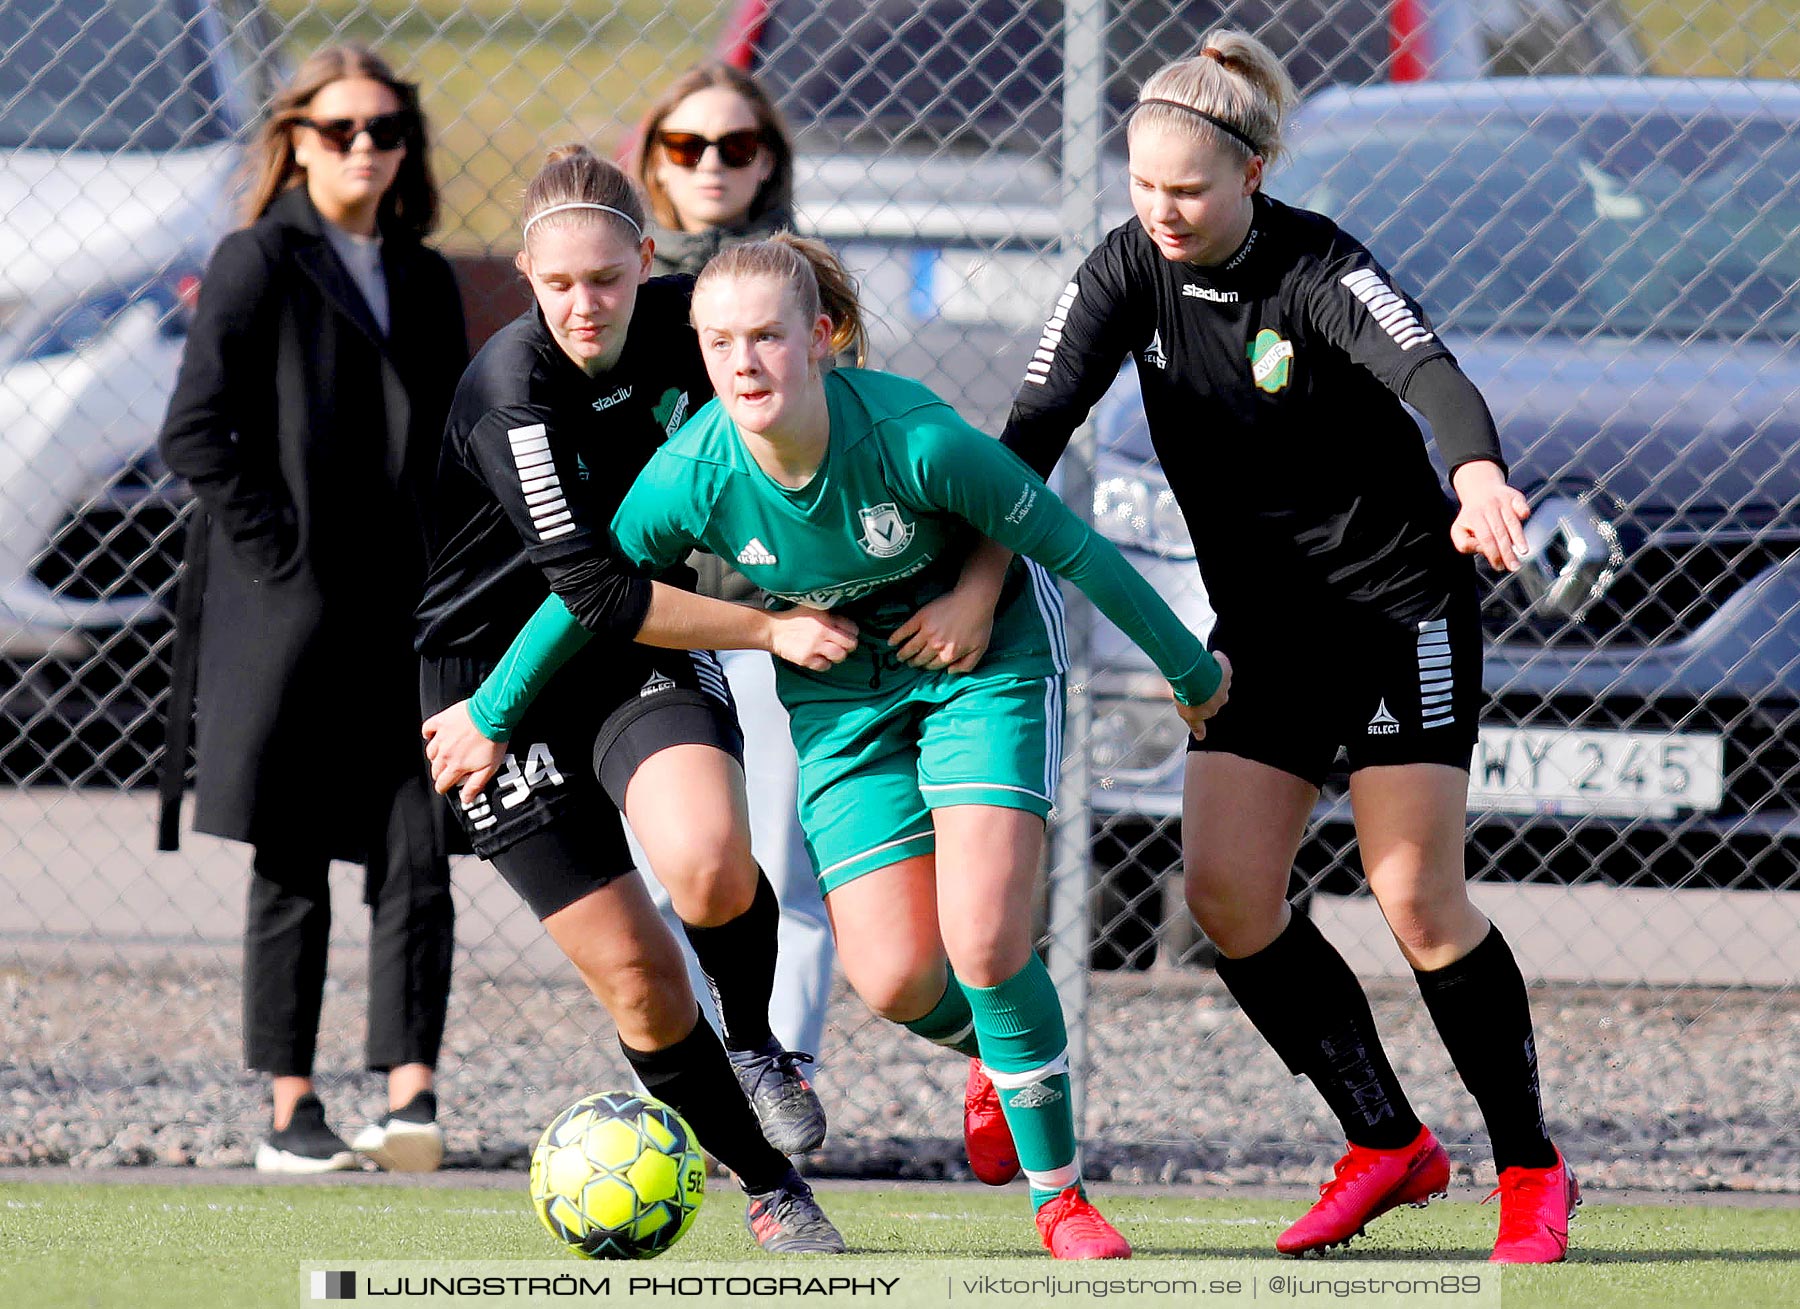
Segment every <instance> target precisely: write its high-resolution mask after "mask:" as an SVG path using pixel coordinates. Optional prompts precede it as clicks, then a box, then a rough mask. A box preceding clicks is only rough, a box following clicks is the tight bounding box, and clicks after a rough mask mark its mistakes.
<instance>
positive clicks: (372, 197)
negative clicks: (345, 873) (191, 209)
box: [160, 47, 468, 1172]
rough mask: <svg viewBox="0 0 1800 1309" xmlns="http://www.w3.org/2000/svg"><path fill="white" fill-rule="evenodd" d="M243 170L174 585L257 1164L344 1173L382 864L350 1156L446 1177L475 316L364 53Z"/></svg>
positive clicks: (303, 89) (426, 189)
mask: <svg viewBox="0 0 1800 1309" xmlns="http://www.w3.org/2000/svg"><path fill="white" fill-rule="evenodd" d="M251 162H252V168H253V169H254V170H255V176H254V178H253V182H252V188H251V194H250V197H249V203H248V206H247V210H248V216H249V218H250V224H249V226H247V227H245V228H244V229H242V230H240V231H237V232H234V233H232V234H231V235H229V236H227V237H226V238H225V239H224V241H222V242H221V243H220V245H219V248H218V250H217V252H216V253H215V255H214V256H213V261H212V265H211V267H210V268H209V269H208V270H207V274H206V277H205V279H204V282H203V283H202V289H201V292H200V299H199V305H198V309H197V312H196V315H195V320H194V324H193V328H192V332H191V334H190V336H189V339H188V345H187V351H186V354H185V356H184V358H183V360H182V366H181V373H180V378H179V380H178V382H177V385H176V389H175V395H174V398H173V400H172V401H171V402H170V406H169V413H168V418H167V420H166V421H165V423H164V426H163V431H162V435H161V439H160V445H161V449H162V453H163V457H164V459H165V460H166V461H167V462H168V465H169V467H170V468H171V469H172V470H174V472H175V473H177V474H178V475H180V476H182V477H185V478H187V479H188V481H189V482H190V483H191V484H192V486H193V489H194V494H195V496H196V498H197V499H198V500H199V509H200V512H201V514H202V522H201V523H200V525H198V526H197V527H196V530H197V531H200V532H204V533H205V537H204V543H203V546H199V547H198V548H192V549H190V551H189V558H190V562H191V564H192V565H193V567H192V568H191V569H190V573H189V576H188V577H187V578H186V579H185V581H184V586H186V587H190V588H191V587H196V586H197V587H201V588H203V590H202V594H203V602H202V606H201V617H200V622H199V625H198V626H199V630H198V634H197V639H198V659H199V669H198V695H197V699H198V739H197V743H196V758H197V764H198V781H197V786H196V805H195V819H194V826H195V828H196V830H198V831H201V832H207V833H210V834H212V835H215V836H222V837H227V838H229V839H232V840H237V841H245V842H248V843H249V844H250V845H252V846H253V847H254V850H255V854H254V857H253V859H252V863H251V880H250V895H249V911H248V925H247V931H246V936H245V957H244V1026H245V1056H246V1060H247V1062H248V1064H249V1066H250V1067H251V1068H253V1069H256V1070H258V1071H261V1072H266V1073H269V1074H270V1075H271V1076H272V1077H273V1079H274V1087H273V1091H274V1131H273V1134H272V1135H271V1136H270V1138H269V1139H268V1141H266V1142H265V1143H264V1144H263V1145H262V1147H261V1149H260V1150H259V1151H258V1153H257V1167H258V1168H260V1169H264V1170H268V1171H280V1172H317V1171H325V1170H329V1169H335V1168H349V1167H354V1166H355V1165H356V1157H355V1154H353V1153H352V1151H351V1149H350V1147H348V1146H346V1145H345V1143H344V1142H343V1141H342V1140H341V1139H340V1138H338V1137H337V1136H336V1135H335V1134H334V1133H333V1132H332V1131H331V1130H330V1128H329V1127H328V1126H327V1125H326V1122H325V1116H324V1110H323V1107H322V1106H321V1105H320V1104H319V1101H318V1098H317V1096H315V1095H314V1094H313V1087H312V1064H313V1052H314V1046H315V1043H316V1039H317V1033H318V1022H319V1007H320V999H321V995H322V992H323V987H324V979H325V959H326V944H327V939H328V936H329V931H330V916H331V911H330V893H329V888H328V884H327V879H326V870H327V865H328V864H329V862H330V861H331V860H333V859H341V860H349V861H352V862H357V863H362V864H364V865H365V866H366V868H367V876H366V879H365V883H364V893H363V899H364V901H365V902H366V903H367V904H368V905H369V906H370V908H371V911H372V913H373V924H372V928H371V941H370V970H369V971H370V981H369V1031H368V1047H367V1050H368V1064H369V1067H370V1068H371V1069H375V1070H385V1071H386V1072H387V1073H388V1097H389V1104H390V1110H391V1111H390V1113H389V1115H388V1116H387V1117H386V1118H385V1119H383V1120H382V1121H381V1122H379V1123H376V1124H374V1125H372V1126H371V1127H370V1128H368V1129H367V1130H366V1131H364V1132H363V1133H362V1134H361V1135H359V1136H358V1137H357V1138H356V1143H355V1145H356V1149H357V1150H359V1151H362V1152H364V1153H366V1154H368V1155H369V1156H370V1157H371V1158H374V1159H375V1160H376V1161H377V1162H378V1163H381V1164H382V1165H383V1166H384V1167H391V1168H402V1169H421V1168H423V1169H429V1168H435V1167H436V1166H437V1164H438V1162H439V1161H440V1159H441V1156H442V1152H443V1145H442V1141H443V1138H442V1135H441V1133H440V1132H439V1130H438V1128H437V1125H436V1102H435V1098H434V1095H433V1092H432V1090H431V1087H432V1070H433V1067H434V1066H435V1064H436V1061H437V1056H438V1046H439V1042H440V1040H441V1037H442V1034H443V1026H444V1010H445V1003H446V998H447V995H448V992H449V982H450V956H451V946H452V913H451V903H450V892H449V868H448V863H447V860H446V857H445V852H444V837H443V829H442V820H441V817H440V815H439V812H438V808H437V806H436V804H435V797H434V796H433V794H432V791H431V787H430V783H429V781H428V780H427V776H426V773H425V767H424V755H423V752H422V750H421V747H420V741H419V733H418V703H419V700H418V662H417V659H416V657H415V656H414V655H413V652H412V613H413V608H414V606H415V605H416V603H417V602H418V598H419V594H420V591H421V588H422V585H423V578H424V568H425V537H424V526H423V524H424V518H423V509H422V503H423V499H424V496H425V494H426V493H427V488H428V487H429V486H430V480H431V478H432V476H433V473H434V469H435V465H436V458H437V448H438V444H439V441H440V439H441V435H442V432H443V427H444V418H445V414H446V412H447V410H448V407H449V403H450V397H451V393H452V391H453V389H454V387H455V385H456V379H457V377H458V376H459V375H460V374H461V372H462V369H463V367H464V366H465V365H466V363H467V362H468V343H467V339H466V336H465V333H464V327H463V315H462V306H461V300H460V298H459V296H458V293H457V288H456V283H455V279H454V277H453V276H452V274H451V271H450V267H449V265H448V264H447V263H446V262H445V260H444V259H443V258H442V257H441V256H440V255H438V254H437V253H435V252H434V251H431V250H428V249H426V248H425V247H424V246H423V245H422V244H421V243H420V241H421V238H422V237H423V236H424V234H425V233H426V232H428V231H429V230H430V229H431V227H432V226H433V224H434V222H435V218H436V211H437V195H436V190H435V187H434V185H433V183H432V179H431V175H430V172H429V169H428V165H427V160H426V139H425V130H424V124H423V121H422V119H421V117H420V114H419V108H418V97H417V92H416V89H415V88H414V87H413V86H411V85H410V84H408V83H405V82H402V81H400V80H399V79H397V78H396V77H395V76H394V74H393V72H392V71H391V70H390V69H389V68H388V66H387V65H386V63H384V62H383V61H382V60H381V59H380V58H378V57H377V56H375V55H373V54H371V53H370V52H368V51H366V50H361V49H357V48H354V47H331V48H327V49H325V50H322V51H320V52H319V53H318V54H316V55H314V56H313V57H312V58H311V59H309V60H307V61H306V62H305V63H304V64H303V65H302V66H301V67H300V69H299V71H298V72H297V74H296V75H295V79H294V82H293V84H292V85H291V86H290V88H289V89H288V90H287V91H285V92H284V93H283V94H282V95H280V96H278V97H277V98H276V100H275V102H274V105H273V107H272V111H271V114H270V117H269V121H268V122H267V124H266V125H265V126H264V128H263V131H262V133H261V136H260V138H259V143H258V148H257V150H256V151H255V154H254V156H253V159H252V161H251ZM194 639H195V633H193V632H192V631H188V632H185V633H184V635H183V638H182V643H185V642H191V641H193V640H194ZM178 644H180V643H178ZM191 654H192V649H191V647H190V648H189V649H187V650H180V649H178V652H177V666H178V667H179V666H180V661H181V659H182V657H183V656H184V655H187V656H190V657H191ZM352 670H354V674H353V675H352ZM175 712H176V713H178V714H179V713H185V706H179V705H178V706H177V707H176V709H175ZM323 723H338V724H346V725H353V730H355V731H356V733H357V736H358V743H357V747H356V749H355V751H354V753H353V756H352V758H353V760H354V762H353V763H352V765H351V766H350V767H349V768H348V769H346V770H344V771H343V772H341V773H340V774H339V775H338V777H337V778H336V779H335V781H334V783H333V784H332V785H331V786H329V787H328V788H327V789H324V790H321V789H320V788H319V787H318V786H316V785H315V784H312V783H311V782H310V781H309V778H310V777H312V776H316V773H315V771H314V770H315V768H316V761H315V760H314V759H313V758H311V757H310V756H311V752H310V750H308V749H307V747H306V745H305V742H306V741H307V740H308V739H309V737H310V736H311V735H312V734H313V733H315V732H316V731H317V730H318V727H319V725H320V724H323ZM167 830H168V829H165V832H167Z"/></svg>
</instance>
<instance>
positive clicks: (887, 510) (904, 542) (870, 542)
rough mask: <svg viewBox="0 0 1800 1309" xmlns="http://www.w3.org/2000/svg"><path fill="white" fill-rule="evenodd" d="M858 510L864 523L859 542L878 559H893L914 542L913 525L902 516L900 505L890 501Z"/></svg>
mask: <svg viewBox="0 0 1800 1309" xmlns="http://www.w3.org/2000/svg"><path fill="white" fill-rule="evenodd" d="M856 512H857V513H858V514H859V515H861V517H862V525H863V534H862V540H861V541H860V542H858V544H860V545H861V546H862V548H863V549H865V550H867V551H868V552H869V553H870V554H872V555H874V556H875V557H876V558H877V559H891V558H893V556H895V555H897V554H899V553H900V552H901V551H902V550H904V549H906V547H907V546H908V545H909V544H910V543H911V542H912V539H913V525H912V524H911V523H909V522H907V521H906V520H905V519H904V518H902V517H901V516H900V506H899V505H897V504H894V503H892V502H889V503H887V504H879V505H876V506H875V507H874V508H872V509H859V510H857V511H856Z"/></svg>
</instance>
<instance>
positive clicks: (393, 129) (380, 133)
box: [295, 109, 418, 155]
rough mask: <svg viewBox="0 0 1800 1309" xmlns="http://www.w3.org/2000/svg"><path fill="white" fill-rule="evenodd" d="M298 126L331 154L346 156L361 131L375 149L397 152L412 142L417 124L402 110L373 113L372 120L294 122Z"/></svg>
mask: <svg viewBox="0 0 1800 1309" xmlns="http://www.w3.org/2000/svg"><path fill="white" fill-rule="evenodd" d="M295 121H296V122H298V123H299V124H300V126H301V127H310V128H312V130H313V131H315V132H317V133H318V134H319V139H320V140H321V141H323V142H324V143H325V144H326V146H327V147H328V148H329V149H330V150H331V151H332V152H333V153H335V154H340V155H347V154H349V153H350V148H351V147H352V146H354V145H355V144H356V138H357V137H359V136H361V135H362V134H363V133H364V132H367V133H368V134H369V141H370V143H371V144H372V145H374V147H375V148H376V149H377V150H398V149H400V147H401V146H403V145H405V144H406V143H407V142H408V141H409V140H411V139H412V135H413V132H414V130H415V129H416V128H417V127H418V121H417V120H416V119H415V118H414V117H413V116H412V115H411V114H410V113H408V112H406V111H405V110H404V109H403V110H401V111H399V112H398V113H392V114H377V115H376V116H375V117H374V118H328V119H326V120H325V121H324V122H320V121H319V120H318V119H316V118H301V119H296V120H295Z"/></svg>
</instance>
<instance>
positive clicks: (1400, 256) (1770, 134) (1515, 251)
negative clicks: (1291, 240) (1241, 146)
mask: <svg viewBox="0 0 1800 1309" xmlns="http://www.w3.org/2000/svg"><path fill="white" fill-rule="evenodd" d="M1796 178H1800V137H1796V135H1795V132H1794V129H1791V128H1789V127H1787V126H1785V125H1780V124H1776V123H1773V122H1764V123H1745V122H1742V121H1728V120H1725V119H1723V118H1718V117H1715V118H1711V119H1709V118H1706V117H1700V118H1697V119H1681V120H1677V119H1675V118H1673V117H1671V116H1668V115H1650V116H1644V117H1629V118H1627V117H1625V116H1619V115H1597V116H1594V117H1591V118H1582V119H1579V120H1578V119H1575V118H1572V117H1571V118H1559V117H1556V116H1546V117H1543V118H1538V119H1534V120H1532V121H1531V122H1530V123H1521V122H1518V121H1516V120H1507V119H1503V118H1502V119H1489V120H1487V121H1485V122H1480V123H1472V122H1454V121H1450V122H1446V121H1436V122H1428V123H1422V124H1407V125H1402V126H1396V125H1392V124H1375V125H1368V126H1362V127H1356V128H1349V129H1344V130H1337V131H1328V132H1325V133H1322V134H1317V135H1313V136H1310V137H1308V138H1306V139H1305V140H1304V141H1303V142H1302V143H1301V144H1300V146H1299V147H1298V148H1297V149H1296V151H1295V154H1294V156H1293V158H1292V159H1291V160H1290V162H1289V163H1288V164H1287V165H1286V166H1285V167H1284V168H1283V169H1282V171H1281V172H1280V173H1279V174H1278V175H1277V176H1276V177H1275V178H1274V179H1272V181H1271V184H1270V190H1271V193H1273V194H1275V195H1277V196H1280V197H1282V198H1283V199H1287V200H1290V201H1291V202H1293V203H1295V204H1298V205H1300V206H1301V207H1303V208H1307V209H1315V210H1318V211H1320V212H1323V213H1326V214H1329V215H1331V216H1332V217H1333V218H1335V219H1337V221H1338V222H1339V223H1341V224H1342V225H1343V226H1344V227H1345V228H1346V229H1347V230H1349V231H1351V232H1353V233H1356V234H1357V235H1358V236H1360V237H1362V238H1363V239H1364V240H1365V241H1366V242H1367V243H1368V245H1369V247H1370V248H1371V249H1372V250H1373V251H1374V252H1375V254H1376V256H1377V257H1378V258H1379V259H1381V260H1382V262H1383V263H1385V264H1387V265H1388V266H1389V267H1390V268H1392V269H1393V271H1394V273H1395V275H1396V277H1397V278H1398V279H1399V280H1400V282H1401V283H1402V284H1403V285H1405V286H1406V287H1407V288H1408V289H1409V290H1411V291H1412V292H1413V293H1414V294H1415V295H1417V296H1418V297H1419V299H1420V300H1421V301H1422V302H1423V303H1424V304H1425V306H1426V308H1427V309H1428V310H1429V311H1430V312H1431V314H1432V315H1433V316H1434V317H1435V318H1436V319H1437V320H1438V321H1439V322H1440V323H1441V324H1443V325H1445V326H1451V327H1454V328H1456V329H1457V330H1461V331H1465V332H1478V331H1483V330H1490V329H1493V330H1504V331H1512V332H1521V333H1526V334H1537V333H1550V334H1558V335H1583V334H1586V333H1589V332H1595V331H1600V332H1606V333H1609V334H1621V335H1627V336H1638V335H1655V336H1665V337H1674V338H1678V339H1680V338H1687V337H1690V336H1706V337H1718V338H1724V339H1731V340H1736V339H1743V338H1759V337H1760V338H1767V339H1774V340H1784V341H1785V340H1788V339H1791V338H1792V337H1794V336H1795V335H1796V334H1797V333H1800V304H1797V303H1795V302H1794V299H1793V297H1791V296H1788V295H1787V293H1786V288H1788V287H1790V286H1793V285H1794V284H1796V283H1797V282H1800V184H1797V183H1796V181H1795V179H1796Z"/></svg>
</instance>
